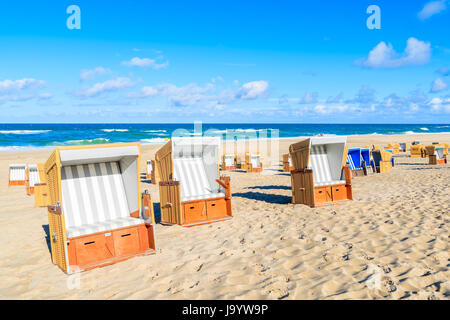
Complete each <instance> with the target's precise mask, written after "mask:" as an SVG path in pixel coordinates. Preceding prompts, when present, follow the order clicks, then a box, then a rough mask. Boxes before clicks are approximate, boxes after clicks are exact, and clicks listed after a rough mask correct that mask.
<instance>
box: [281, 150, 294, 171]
mask: <svg viewBox="0 0 450 320" xmlns="http://www.w3.org/2000/svg"><path fill="white" fill-rule="evenodd" d="M293 168H294V167H293V166H292V159H291V155H290V154H289V153H287V154H283V172H291V170H292V169H293Z"/></svg>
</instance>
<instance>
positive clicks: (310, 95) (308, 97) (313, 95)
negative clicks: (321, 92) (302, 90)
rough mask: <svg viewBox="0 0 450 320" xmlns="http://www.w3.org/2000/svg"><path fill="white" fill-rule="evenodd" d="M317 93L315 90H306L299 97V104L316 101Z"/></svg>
mask: <svg viewBox="0 0 450 320" xmlns="http://www.w3.org/2000/svg"><path fill="white" fill-rule="evenodd" d="M317 97H318V94H317V92H307V93H306V94H305V96H304V97H303V98H302V99H300V101H299V103H300V104H309V103H316V102H317Z"/></svg>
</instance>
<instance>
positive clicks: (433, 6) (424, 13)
mask: <svg viewBox="0 0 450 320" xmlns="http://www.w3.org/2000/svg"><path fill="white" fill-rule="evenodd" d="M445 9H447V6H446V4H445V0H441V1H430V2H428V3H427V4H425V6H424V7H423V9H422V10H421V11H420V12H419V13H418V14H417V16H418V17H419V19H420V20H425V19H428V18H430V17H431V16H434V15H435V14H438V13H439V12H442V11H444V10H445Z"/></svg>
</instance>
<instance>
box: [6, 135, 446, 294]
mask: <svg viewBox="0 0 450 320" xmlns="http://www.w3.org/2000/svg"><path fill="white" fill-rule="evenodd" d="M413 140H421V141H422V142H424V143H431V142H432V141H440V142H450V135H431V134H430V135H422V136H418V135H405V136H381V135H380V136H354V137H350V138H349V144H350V146H362V145H364V144H373V143H376V144H381V145H386V144H387V142H391V141H394V142H408V143H409V142H411V141H413ZM290 143H292V141H289V140H283V141H282V143H281V147H280V153H281V154H282V153H286V152H287V148H288V145H289V144H290ZM158 148H159V146H145V147H144V148H143V153H144V155H143V157H142V168H145V167H144V162H145V160H146V159H150V158H152V157H153V155H154V152H155V150H157V149H158ZM50 152H51V151H50V150H39V151H15V152H1V153H0V181H3V182H2V183H1V185H0V191H1V192H0V203H1V209H0V298H2V299H38V298H43V299H234V298H243V299H384V298H387V299H400V298H407V299H448V298H449V297H450V281H449V278H450V273H449V258H450V257H449V236H450V234H449V211H450V210H449V200H450V170H449V169H450V166H449V165H439V166H430V165H428V164H427V163H428V159H420V158H419V159H417V158H414V159H413V158H409V157H408V154H409V153H408V154H401V155H399V156H396V157H395V158H396V159H395V160H396V164H397V165H396V166H395V167H394V169H393V172H392V173H390V174H374V175H370V176H368V177H358V178H354V180H353V190H354V199H355V200H354V201H352V202H347V203H345V204H342V205H336V206H330V207H324V208H316V209H312V208H309V207H306V206H304V205H292V204H290V203H289V202H290V197H291V188H290V177H289V175H288V174H285V173H281V172H279V173H277V174H275V175H270V176H267V175H261V174H257V173H254V174H253V173H252V174H246V173H241V172H231V173H228V174H229V175H230V176H231V183H232V192H233V200H232V204H233V214H234V217H233V219H232V220H230V221H227V222H221V223H215V224H210V225H204V226H199V227H195V228H183V227H179V226H172V227H169V226H162V225H159V224H158V225H157V229H156V238H157V245H158V251H157V254H155V255H151V256H146V257H137V258H133V259H130V260H128V261H125V262H121V263H117V264H114V265H111V266H107V267H104V268H98V269H94V270H91V271H88V272H84V273H81V274H78V275H72V276H68V275H66V274H65V273H64V272H62V271H61V270H60V269H59V268H58V267H57V266H56V265H53V264H52V262H51V257H50V252H49V248H48V246H47V242H46V232H45V228H46V226H47V225H48V221H47V212H46V209H45V208H34V206H33V205H34V201H33V197H31V196H27V195H26V194H25V187H23V186H21V187H8V186H7V180H8V164H9V163H39V162H44V161H45V160H46V159H47V157H48V155H49V154H50ZM142 187H143V189H149V191H150V192H151V194H152V197H153V199H154V201H155V203H156V204H158V202H159V194H158V187H157V186H156V185H150V184H147V183H143V184H142ZM371 275H372V276H371ZM77 283H79V286H76V284H77ZM68 285H69V286H68ZM73 285H75V288H72V286H73Z"/></svg>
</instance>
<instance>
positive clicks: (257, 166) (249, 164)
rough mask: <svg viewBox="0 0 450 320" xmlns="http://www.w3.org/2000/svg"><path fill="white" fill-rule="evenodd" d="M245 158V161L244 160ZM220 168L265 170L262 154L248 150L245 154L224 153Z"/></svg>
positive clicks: (226, 169) (252, 170)
mask: <svg viewBox="0 0 450 320" xmlns="http://www.w3.org/2000/svg"><path fill="white" fill-rule="evenodd" d="M242 159H243V161H242ZM220 168H221V170H223V171H229V170H237V169H240V170H244V171H245V172H261V171H262V170H263V162H262V155H261V154H260V153H258V152H257V153H251V152H246V153H244V154H224V155H222V162H221V164H220Z"/></svg>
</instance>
